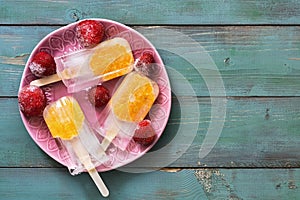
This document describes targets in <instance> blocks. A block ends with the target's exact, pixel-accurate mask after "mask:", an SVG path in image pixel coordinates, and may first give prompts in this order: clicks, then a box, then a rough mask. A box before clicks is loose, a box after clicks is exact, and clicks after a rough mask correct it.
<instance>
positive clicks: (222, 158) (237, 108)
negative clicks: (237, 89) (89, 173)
mask: <svg viewBox="0 0 300 200" xmlns="http://www.w3.org/2000/svg"><path fill="white" fill-rule="evenodd" d="M172 100H173V103H172V111H171V115H170V119H169V122H168V125H167V127H166V129H165V131H164V133H163V136H162V137H161V138H160V140H159V141H158V143H157V144H156V146H155V147H154V148H153V149H152V152H155V151H157V150H159V149H161V148H163V147H165V146H166V145H167V144H168V145H170V143H171V147H172V151H163V152H161V153H160V154H159V155H156V156H157V158H160V159H162V160H164V159H165V160H167V159H172V160H174V162H171V164H170V165H169V166H170V167H199V166H202V167H203V166H204V167H246V168H248V167H300V162H299V161H300V154H299V142H300V135H299V129H300V124H299V119H300V108H299V104H300V98H299V97H295V98H224V103H226V109H227V110H226V118H225V124H224V127H223V129H222V132H221V135H220V138H219V139H218V140H217V144H216V145H215V146H214V148H213V149H212V151H211V152H210V153H209V154H208V155H207V156H206V157H205V158H203V159H200V158H199V150H200V147H201V145H202V143H203V141H204V138H205V136H206V135H207V134H208V128H209V123H210V122H211V121H219V120H222V116H220V115H218V114H216V115H212V114H211V100H212V99H210V98H198V99H195V98H192V97H173V99H172ZM179 100H180V101H179ZM179 102H183V103H181V104H180V103H179ZM197 106H199V110H197V109H195V108H197ZM0 110H1V111H2V112H0V121H1V126H0V132H1V138H2V141H3V143H2V145H1V146H0V167H59V166H60V165H59V164H58V163H56V162H55V161H53V160H52V159H51V158H50V157H49V156H47V155H46V154H45V153H44V152H42V151H41V150H39V148H38V147H37V146H36V144H35V143H34V142H33V140H32V139H31V138H30V136H29V135H28V133H27V131H26V130H25V128H24V127H23V125H22V121H21V119H20V117H19V113H18V108H17V100H16V99H15V98H8V99H6V98H2V99H0ZM181 110H185V113H188V114H184V115H183V114H182V113H181ZM199 113H200V118H199V119H200V120H199V121H196V119H197V116H198V115H199ZM191 126H193V127H195V126H196V128H197V129H196V130H198V131H195V132H191ZM179 127H181V128H179ZM176 136H181V137H192V138H194V139H193V140H192V141H193V142H192V143H191V144H189V143H188V140H182V141H176V140H174V138H175V137H176ZM12 146H13V147H14V148H13V149H12ZM184 146H186V148H187V150H186V151H185V150H183V149H185V148H183V147H184ZM182 151H184V152H182ZM179 157H180V158H179ZM178 158H179V159H178ZM160 159H158V160H160ZM135 167H138V168H144V167H166V166H161V165H158V164H157V163H156V162H149V161H148V162H144V163H142V164H137V165H135Z"/></svg>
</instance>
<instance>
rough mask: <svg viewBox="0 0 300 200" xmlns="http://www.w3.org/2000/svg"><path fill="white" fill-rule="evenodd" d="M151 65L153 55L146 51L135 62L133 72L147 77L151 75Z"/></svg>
mask: <svg viewBox="0 0 300 200" xmlns="http://www.w3.org/2000/svg"><path fill="white" fill-rule="evenodd" d="M152 63H154V58H153V55H152V53H150V52H147V51H146V52H144V53H143V54H142V55H141V56H140V57H139V58H138V59H137V60H136V62H135V70H136V71H139V72H141V73H143V74H144V75H146V76H149V75H150V74H151V73H152V70H154V69H153V67H154V66H152V65H151V64H152Z"/></svg>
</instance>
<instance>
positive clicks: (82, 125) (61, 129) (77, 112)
mask: <svg viewBox="0 0 300 200" xmlns="http://www.w3.org/2000/svg"><path fill="white" fill-rule="evenodd" d="M43 116H44V119H45V122H46V124H47V126H48V128H49V130H50V132H51V135H52V136H53V137H54V138H60V139H61V140H62V141H63V142H65V143H69V144H71V146H72V150H73V151H74V152H75V154H76V156H77V158H78V159H79V160H80V162H81V163H82V164H83V165H84V167H85V169H86V170H87V171H88V173H89V174H90V176H91V178H92V179H93V181H94V182H95V184H96V186H97V188H98V189H99V191H100V192H101V194H102V195H103V196H105V197H106V196H108V195H109V191H108V189H107V187H106V186H105V184H104V182H103V181H102V179H101V177H100V175H99V174H98V172H97V170H96V169H95V166H94V164H93V162H92V160H91V157H90V152H89V151H88V150H90V149H87V148H86V145H87V144H86V145H84V144H85V142H84V141H83V139H82V138H81V137H80V135H81V134H82V133H83V132H89V129H88V125H87V123H86V121H85V116H84V114H83V112H82V110H81V108H80V106H79V104H78V102H77V101H76V100H75V99H74V98H73V97H62V98H60V99H59V100H57V101H55V102H53V103H52V104H50V105H48V106H47V107H46V108H45V110H44V113H43ZM90 135H93V134H91V133H89V135H85V137H86V138H87V137H89V136H90ZM90 139H91V140H90V144H88V145H91V146H94V147H95V148H97V147H98V152H97V153H99V154H103V150H102V149H101V148H100V144H99V145H97V144H96V145H95V144H94V142H95V140H94V138H90Z"/></svg>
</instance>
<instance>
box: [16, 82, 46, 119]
mask: <svg viewBox="0 0 300 200" xmlns="http://www.w3.org/2000/svg"><path fill="white" fill-rule="evenodd" d="M18 100H19V107H20V110H21V111H22V112H23V113H24V114H25V115H26V116H27V117H32V116H39V115H41V114H42V113H43V111H44V108H45V107H46V97H45V94H44V91H43V90H42V89H41V88H39V87H37V86H33V85H27V86H25V87H23V88H22V89H21V90H20V92H19V96H18Z"/></svg>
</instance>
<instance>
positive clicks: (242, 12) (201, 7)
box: [0, 0, 300, 24]
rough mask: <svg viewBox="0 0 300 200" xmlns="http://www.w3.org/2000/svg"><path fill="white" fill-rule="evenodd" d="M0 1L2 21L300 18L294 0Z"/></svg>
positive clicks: (227, 21)
mask: <svg viewBox="0 0 300 200" xmlns="http://www.w3.org/2000/svg"><path fill="white" fill-rule="evenodd" d="M1 5H2V6H1V10H0V11H1V12H0V22H1V23H2V24H66V23H69V22H73V21H76V20H78V19H83V18H90V17H99V18H107V19H113V20H116V21H120V22H122V23H126V24H293V23H296V24H299V19H300V14H299V13H300V12H299V11H300V2H299V1H296V0H293V1H288V0H280V1H272V0H265V1H259V0H245V1H238V0H233V1H217V0H201V1H197V0H190V1H184V0H181V1H172V2H170V1H167V0H163V1H162V0H160V1H159V0H155V1H151V2H147V3H145V2H143V1H141V2H133V1H129V0H114V1H105V0H101V1H82V2H79V1H76V2H74V1H72V2H69V1H54V2H53V1H42V0H39V1H1ZM37 8H39V9H37Z"/></svg>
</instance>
